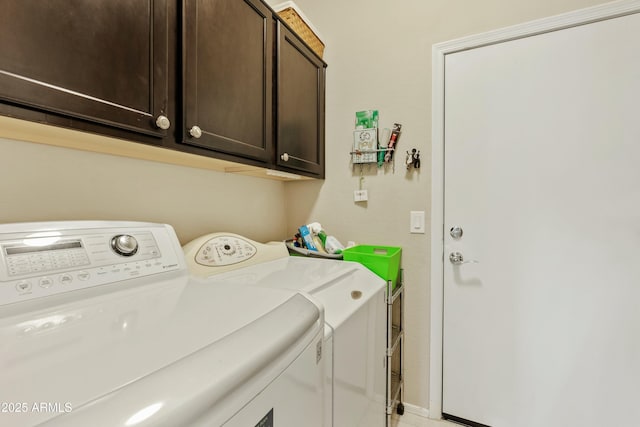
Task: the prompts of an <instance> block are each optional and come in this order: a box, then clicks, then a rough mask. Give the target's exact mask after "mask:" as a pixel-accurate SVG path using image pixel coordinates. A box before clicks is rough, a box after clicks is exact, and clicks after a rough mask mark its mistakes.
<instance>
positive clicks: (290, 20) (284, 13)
mask: <svg viewBox="0 0 640 427" xmlns="http://www.w3.org/2000/svg"><path fill="white" fill-rule="evenodd" d="M278 16H280V18H281V19H282V20H283V21H284V22H286V23H287V25H289V26H290V27H291V29H292V30H293V31H295V33H296V34H297V35H298V36H300V38H301V39H302V40H304V42H305V43H306V44H307V45H308V46H309V47H310V48H311V50H313V51H314V52H315V53H316V54H317V55H318V56H319V57H320V58H322V54H323V53H324V43H322V40H320V39H319V38H318V36H317V35H316V34H315V33H314V32H313V30H312V29H311V28H309V26H308V25H307V23H306V22H304V20H303V19H302V18H301V17H300V15H298V12H296V10H295V9H294V8H292V7H288V8H286V9H282V10H280V11H278Z"/></svg>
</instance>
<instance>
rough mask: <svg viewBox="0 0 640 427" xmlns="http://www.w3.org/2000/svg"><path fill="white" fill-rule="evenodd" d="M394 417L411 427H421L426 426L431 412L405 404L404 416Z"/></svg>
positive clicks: (395, 415)
mask: <svg viewBox="0 0 640 427" xmlns="http://www.w3.org/2000/svg"><path fill="white" fill-rule="evenodd" d="M393 417H394V418H397V419H398V420H403V421H404V422H406V423H408V424H411V425H416V426H421V425H426V422H427V420H428V419H429V410H428V409H426V408H422V407H420V406H416V405H412V404H410V403H404V415H402V416H399V415H398V414H396V413H394V414H393Z"/></svg>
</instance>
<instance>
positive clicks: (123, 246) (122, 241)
mask: <svg viewBox="0 0 640 427" xmlns="http://www.w3.org/2000/svg"><path fill="white" fill-rule="evenodd" d="M111 248H112V249H113V250H114V251H115V252H116V253H117V254H118V255H122V256H132V255H135V253H136V252H138V241H137V240H136V238H135V237H133V236H130V235H128V234H120V235H118V236H115V237H114V238H113V239H111Z"/></svg>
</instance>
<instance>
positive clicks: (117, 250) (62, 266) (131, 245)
mask: <svg viewBox="0 0 640 427" xmlns="http://www.w3.org/2000/svg"><path fill="white" fill-rule="evenodd" d="M180 268H184V259H183V258H182V253H181V251H180V244H179V242H178V240H177V237H176V236H175V232H174V231H173V229H172V228H171V227H170V226H167V225H163V224H149V223H131V222H96V221H73V222H54V223H33V224H29V223H23V224H2V225H0V305H4V304H10V303H14V302H19V301H25V300H29V299H33V298H39V297H44V296H50V295H54V294H58V293H62V292H69V291H73V290H78V289H84V288H88V287H92V286H98V285H104V284H108V283H114V282H119V281H123V280H127V279H132V278H137V277H143V276H148V275H151V274H159V273H165V272H169V271H174V270H177V269H180Z"/></svg>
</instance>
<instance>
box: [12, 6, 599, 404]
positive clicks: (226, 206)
mask: <svg viewBox="0 0 640 427" xmlns="http://www.w3.org/2000/svg"><path fill="white" fill-rule="evenodd" d="M278 2H279V1H278V0H275V1H272V3H278ZM596 3H601V1H599V0H539V1H531V0H528V1H523V0H485V1H482V2H480V1H475V2H474V1H461V0H439V1H433V0H400V1H395V2H390V1H380V0H374V1H371V0H368V1H365V0H349V1H340V0H324V1H318V0H297V4H298V5H299V6H300V7H301V8H302V10H303V11H304V12H305V14H306V15H307V16H308V17H309V18H310V19H311V21H312V22H313V24H314V25H315V26H316V27H318V29H319V30H320V32H321V33H322V35H323V36H324V41H325V43H326V45H327V48H326V51H325V57H324V59H325V60H326V61H327V63H328V64H329V68H328V70H327V107H326V112H327V124H326V125H327V132H326V143H327V178H326V180H325V181H310V182H291V183H282V182H277V181H269V180H264V179H258V178H252V177H245V176H237V175H230V174H225V173H220V172H214V171H207V170H202V169H195V168H187V167H183V166H175V165H169V164H163V163H155V162H149V161H144V160H135V159H131V158H124V157H114V156H111V155H107V154H99V153H89V152H83V151H75V150H70V149H65V148H57V147H50V146H46V145H40V144H32V143H26V142H17V141H13V140H4V139H0V196H1V199H0V222H14V221H37V220H47V221H48V220H57V219H127V220H143V221H156V222H166V223H170V224H172V225H173V226H174V227H175V228H176V230H177V232H178V235H179V237H180V238H181V241H182V242H183V243H186V242H187V241H188V240H190V239H192V238H194V237H197V236H199V235H202V234H204V233H207V232H210V231H222V230H226V231H232V232H237V233H240V234H244V235H246V236H248V237H250V238H253V239H256V240H259V241H266V240H271V239H282V238H284V237H287V236H289V235H291V234H292V233H293V232H294V231H295V229H296V227H297V226H298V225H300V224H303V223H306V222H309V221H311V220H317V221H320V222H322V223H323V225H324V226H325V228H326V229H327V230H328V231H329V232H330V233H332V234H334V235H336V236H337V237H338V238H340V239H341V240H343V241H345V242H346V241H347V240H354V241H356V242H360V243H378V244H388V245H398V246H402V247H403V264H404V268H405V270H406V285H407V314H406V320H407V340H406V350H407V351H406V359H405V361H406V370H405V377H406V380H407V386H406V396H405V397H406V401H407V402H408V403H411V404H414V405H418V406H421V407H427V406H428V397H429V396H428V380H429V372H428V366H429V345H428V343H429V304H430V302H429V282H428V276H429V252H428V248H429V241H428V239H429V235H428V234H424V235H419V234H411V235H410V234H409V233H408V229H409V211H411V210H425V211H426V212H427V214H428V213H429V209H430V202H429V200H430V194H429V188H430V167H429V164H430V158H429V151H430V132H431V123H430V121H431V108H430V105H431V46H432V44H434V43H438V42H441V41H446V40H450V39H453V38H458V37H462V36H465V35H470V34H475V33H479V32H483V31H487V30H491V29H495V28H499V27H503V26H507V25H512V24H517V23H521V22H525V21H528V20H531V19H535V18H540V17H544V16H549V15H553V14H557V13H561V12H564V11H568V10H572V9H577V8H581V7H586V6H589V5H592V4H596ZM370 108H371V109H378V110H379V111H380V126H381V127H390V126H391V125H392V124H393V122H399V123H402V124H403V134H402V137H401V139H400V143H399V146H398V148H399V150H400V154H402V153H404V152H405V151H406V150H410V149H411V148H417V149H419V150H420V151H421V154H422V165H423V167H422V169H421V170H420V171H416V172H412V173H409V174H407V173H406V172H405V170H404V168H403V165H402V160H403V159H404V156H402V155H400V156H398V158H397V160H396V168H395V172H392V171H391V170H387V171H384V170H380V171H377V170H375V169H372V170H370V171H365V181H364V187H365V188H367V189H368V190H369V198H370V200H369V202H368V203H367V204H366V205H361V204H358V205H356V204H354V203H353V198H352V197H353V190H354V189H357V187H358V176H359V175H358V173H357V172H356V173H354V172H353V170H352V168H351V167H350V164H349V155H348V153H349V151H350V148H351V142H352V129H353V117H354V112H355V111H357V110H361V109H370ZM427 220H428V215H427ZM427 230H429V223H427Z"/></svg>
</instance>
